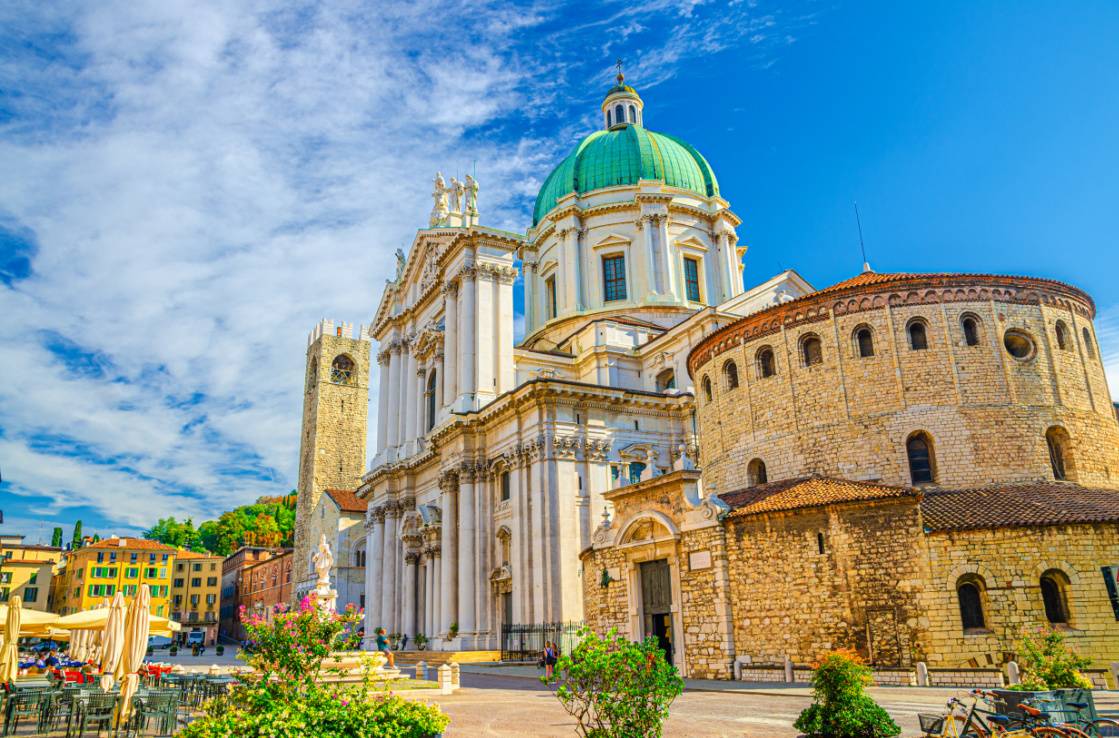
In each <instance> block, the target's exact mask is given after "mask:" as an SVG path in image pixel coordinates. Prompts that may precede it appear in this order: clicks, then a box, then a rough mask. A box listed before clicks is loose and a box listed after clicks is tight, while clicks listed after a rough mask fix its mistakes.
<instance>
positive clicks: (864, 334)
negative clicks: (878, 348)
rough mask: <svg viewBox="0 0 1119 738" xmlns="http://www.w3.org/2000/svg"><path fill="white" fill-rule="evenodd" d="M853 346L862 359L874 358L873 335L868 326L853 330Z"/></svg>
mask: <svg viewBox="0 0 1119 738" xmlns="http://www.w3.org/2000/svg"><path fill="white" fill-rule="evenodd" d="M855 346H856V348H857V349H858V351H859V356H861V357H863V358H864V359H865V358H866V357H868V356H874V333H872V332H871V330H870V326H867V325H863V326H859V327H858V328H856V329H855Z"/></svg>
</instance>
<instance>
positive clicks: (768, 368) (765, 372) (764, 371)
mask: <svg viewBox="0 0 1119 738" xmlns="http://www.w3.org/2000/svg"><path fill="white" fill-rule="evenodd" d="M754 363H755V364H757V367H758V379H765V378H766V377H772V376H773V375H774V374H776V373H777V359H776V357H774V355H773V349H771V348H770V347H769V346H762V347H761V348H760V349H758V353H756V354H754Z"/></svg>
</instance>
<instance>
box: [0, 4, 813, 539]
mask: <svg viewBox="0 0 1119 738" xmlns="http://www.w3.org/2000/svg"><path fill="white" fill-rule="evenodd" d="M575 18H579V19H581V22H580V23H576V22H573V19H575ZM588 19H590V20H588ZM799 22H801V21H800V20H797V21H796V23H799ZM0 25H3V27H4V28H5V29H6V36H7V38H6V40H5V42H4V43H3V45H2V46H0V89H3V90H5V91H6V92H5V93H4V94H3V95H2V96H0V161H3V162H4V163H5V171H6V176H5V177H3V178H0V202H2V203H3V207H4V210H3V211H0V374H2V375H3V378H4V381H3V382H0V463H2V464H3V474H4V487H3V492H4V493H5V496H6V497H8V498H10V499H11V500H12V503H11V504H7V503H6V505H7V507H8V512H9V517H10V518H16V519H19V520H24V521H28V520H35V519H37V518H39V519H46V518H49V519H51V520H55V519H64V518H65V517H66V516H67V515H71V514H76V513H77V512H81V511H95V513H96V514H98V515H100V516H101V519H102V520H103V521H104V525H105V526H115V529H116V530H128V529H135V528H137V527H141V526H144V525H147V524H149V523H151V522H152V521H153V520H154V519H155V518H157V517H158V516H160V515H165V514H171V513H174V514H177V515H193V516H194V517H196V518H198V517H204V516H207V515H212V514H215V513H216V512H220V510H222V509H224V508H225V507H228V506H231V505H233V504H236V503H239V502H244V501H246V500H250V499H252V498H254V497H255V496H257V495H259V494H264V493H274V492H276V491H278V490H286V489H288V488H290V487H292V486H294V484H295V482H294V479H295V467H296V464H297V458H296V457H297V451H298V423H299V417H300V412H299V410H300V402H301V394H300V391H299V390H300V384H301V377H302V361H303V359H302V357H303V351H304V346H305V344H304V337H305V333H306V331H308V330H309V329H310V328H311V327H312V326H313V324H314V323H315V322H316V321H317V320H318V319H319V318H320V317H322V316H331V317H336V318H340V319H346V320H352V321H354V322H355V323H356V322H360V321H362V320H367V319H368V316H370V315H371V313H372V311H373V309H374V308H375V303H376V300H377V298H378V296H379V291H380V286H381V285H382V284H383V283H384V279H385V278H386V277H387V276H388V273H389V269H390V262H391V259H388V258H385V257H386V256H387V255H388V254H390V253H391V252H392V251H393V250H394V249H395V248H397V247H399V246H401V245H404V244H406V243H408V242H409V241H410V240H411V234H412V233H413V232H414V230H415V228H416V227H418V226H420V225H422V224H423V223H424V221H425V218H426V213H427V209H428V207H429V205H430V201H429V197H428V188H429V182H430V177H431V175H432V174H433V173H434V172H435V171H436V170H438V169H442V170H443V171H445V172H451V171H455V170H458V171H462V170H465V169H466V167H468V166H469V167H473V166H476V167H477V171H478V176H479V180H480V182H481V183H482V193H481V202H482V206H483V215H484V219H485V221H486V222H487V223H490V224H493V225H495V226H498V227H504V228H511V229H516V230H522V229H523V228H524V227H525V226H526V224H527V223H526V221H527V217H526V213H527V207H528V205H529V203H530V200H531V198H532V197H533V196H534V195H535V192H536V190H537V188H538V186H539V183H540V179H541V177H542V176H543V175H544V174H545V173H546V171H547V168H548V167H549V166H550V165H551V164H552V163H553V162H554V161H555V160H556V159H557V158H558V157H559V155H560V154H561V153H562V152H563V151H564V150H565V149H566V148H567V147H568V146H569V145H570V141H571V139H572V138H573V137H574V136H576V135H577V134H578V133H581V132H583V131H585V130H586V128H587V127H588V126H591V125H593V120H594V118H595V116H594V112H593V111H594V108H593V105H588V103H593V102H596V98H597V96H598V95H599V94H600V93H601V89H602V87H603V85H604V84H605V83H606V82H607V81H608V79H609V75H610V73H611V64H612V62H613V59H612V57H611V56H610V55H620V56H623V57H627V58H628V59H629V62H628V64H629V70H630V71H629V74H630V76H631V78H632V79H640V80H641V84H642V85H643V86H644V87H646V88H648V87H650V86H653V85H655V84H657V83H659V82H662V81H664V80H666V79H669V78H671V77H672V76H673V75H674V74H675V73H676V70H677V69H678V66H679V64H680V63H682V61H683V60H685V59H687V58H689V57H695V56H697V55H710V54H712V53H716V52H718V51H719V50H720V49H723V48H726V47H727V46H728V45H731V44H737V43H745V44H752V45H754V46H756V47H757V48H758V49H759V53H760V54H762V55H763V56H764V55H771V54H773V53H775V50H776V49H778V48H779V47H780V45H781V44H782V43H785V41H784V39H785V35H786V34H785V32H784V31H787V30H793V29H784V30H781V27H782V25H783V22H782V20H781V16H780V15H779V14H777V13H776V11H774V12H769V11H765V10H763V9H762V8H759V7H756V6H755V5H754V4H752V3H730V4H729V5H714V4H710V3H702V2H685V3H676V2H667V1H666V0H654V1H653V2H648V3H644V4H642V3H638V4H632V3H621V2H608V3H605V4H603V5H600V6H597V7H594V8H588V7H587V6H585V5H582V4H580V5H579V6H578V7H575V6H571V7H567V6H564V5H562V4H559V5H552V4H548V5H544V4H517V3H507V2H502V1H500V0H495V1H492V2H486V1H483V2H475V3H469V4H461V3H443V2H433V1H432V0H421V1H420V2H408V3H368V4H363V3H359V2H342V1H339V2H325V3H322V2H302V3H296V4H291V3H283V4H280V3H275V4H272V3H269V2H267V1H265V0H259V1H256V2H220V3H219V2H210V3H207V2H196V1H192V2H182V1H179V2H176V1H174V0H172V1H170V2H168V1H164V2H150V3H143V2H141V3H136V2H127V3H124V2H104V3H92V4H88V3H75V4H44V3H33V2H27V3H19V2H16V3H7V4H5V5H4V6H3V7H2V8H0ZM788 25H795V23H792V22H790V24H788ZM755 37H759V38H757V40H755ZM769 39H782V40H781V41H770V40H769ZM587 48H595V49H602V50H603V52H604V53H603V56H602V57H597V58H586V57H587V55H585V53H584V50H585V49H587ZM763 48H764V49H765V50H766V51H765V52H764V53H762V51H761V50H762V49H763ZM373 386H374V387H375V386H376V377H374V383H373ZM372 425H373V426H375V423H374V424H372ZM371 430H375V428H374V429H371ZM371 435H372V433H371ZM371 442H372V439H371Z"/></svg>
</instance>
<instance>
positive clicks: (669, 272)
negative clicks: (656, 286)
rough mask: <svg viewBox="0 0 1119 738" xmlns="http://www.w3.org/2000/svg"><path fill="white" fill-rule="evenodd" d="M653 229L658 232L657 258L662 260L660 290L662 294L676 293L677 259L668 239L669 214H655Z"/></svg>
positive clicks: (659, 270)
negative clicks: (674, 257) (673, 254)
mask: <svg viewBox="0 0 1119 738" xmlns="http://www.w3.org/2000/svg"><path fill="white" fill-rule="evenodd" d="M653 230H654V233H656V242H657V260H658V261H659V262H660V268H659V269H658V273H659V274H660V291H661V294H666V295H667V294H674V293H675V291H676V289H677V286H676V279H675V276H676V261H675V259H673V258H672V244H671V243H669V240H668V215H667V214H663V215H657V216H655V220H654V221H653ZM681 297H682V295H681Z"/></svg>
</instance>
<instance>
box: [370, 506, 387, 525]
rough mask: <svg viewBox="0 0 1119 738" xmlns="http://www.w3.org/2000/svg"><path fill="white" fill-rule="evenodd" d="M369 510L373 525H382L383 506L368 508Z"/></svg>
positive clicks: (383, 520) (383, 519)
mask: <svg viewBox="0 0 1119 738" xmlns="http://www.w3.org/2000/svg"><path fill="white" fill-rule="evenodd" d="M369 510H370V512H371V513H372V517H373V522H374V524H377V523H380V524H381V525H384V523H385V506H384V505H378V506H377V507H371V508H369Z"/></svg>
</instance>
